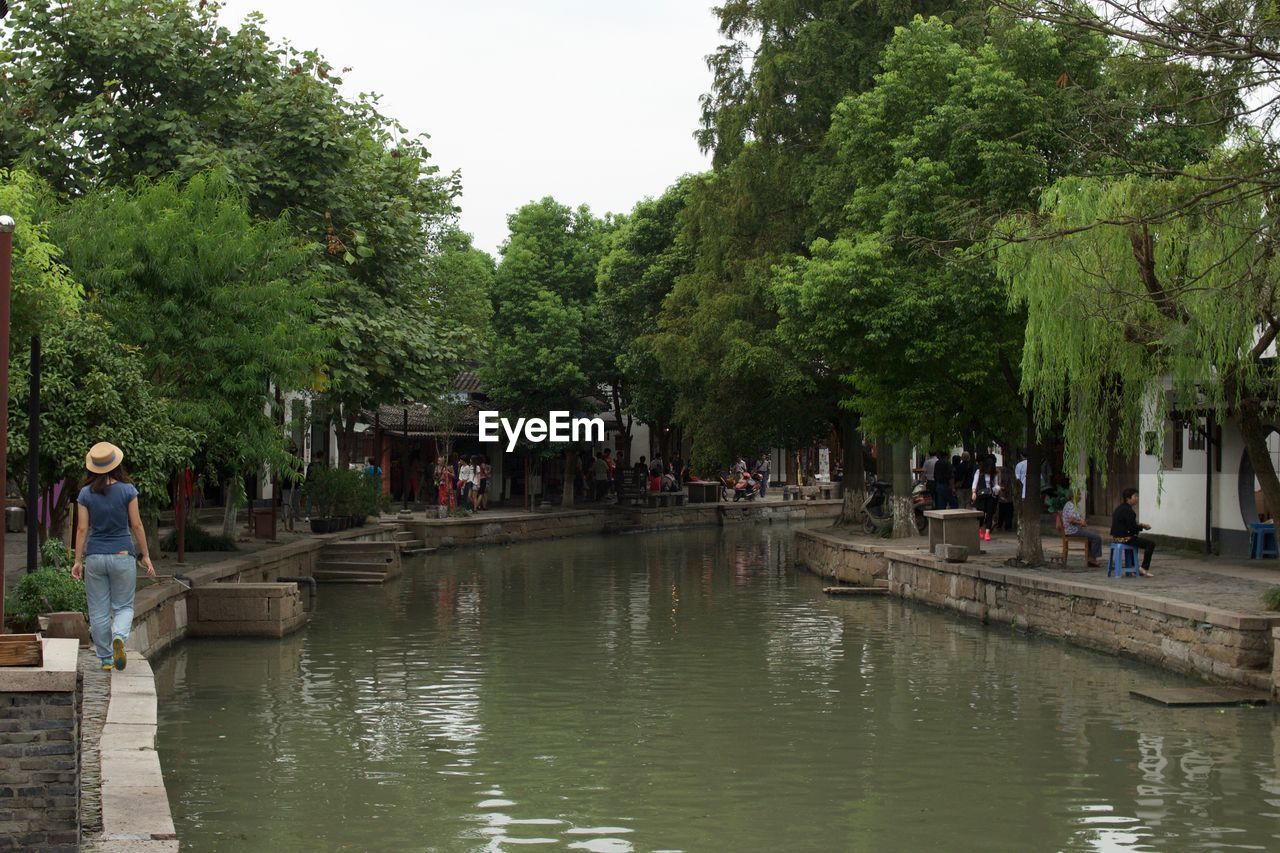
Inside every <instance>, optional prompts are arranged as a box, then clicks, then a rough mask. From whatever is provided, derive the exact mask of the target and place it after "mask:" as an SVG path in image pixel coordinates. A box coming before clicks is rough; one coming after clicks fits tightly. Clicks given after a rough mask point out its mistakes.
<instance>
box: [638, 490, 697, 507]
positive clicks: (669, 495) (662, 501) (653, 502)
mask: <svg viewBox="0 0 1280 853" xmlns="http://www.w3.org/2000/svg"><path fill="white" fill-rule="evenodd" d="M646 497H647V499H648V502H649V509H657V508H658V507H660V506H671V505H672V504H674V505H675V506H684V503H685V500H686V499H687V498H688V497H689V493H688V492H687V491H685V490H683V489H681V490H680V491H678V492H648V493H646Z"/></svg>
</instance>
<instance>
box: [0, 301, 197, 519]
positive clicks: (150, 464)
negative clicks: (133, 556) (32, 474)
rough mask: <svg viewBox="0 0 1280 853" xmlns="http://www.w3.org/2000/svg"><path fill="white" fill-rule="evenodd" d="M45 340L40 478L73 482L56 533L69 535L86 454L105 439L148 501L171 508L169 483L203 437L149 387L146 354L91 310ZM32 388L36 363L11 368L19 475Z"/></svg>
mask: <svg viewBox="0 0 1280 853" xmlns="http://www.w3.org/2000/svg"><path fill="white" fill-rule="evenodd" d="M42 342H43V343H42V352H41V356H42V360H41V374H40V472H41V480H42V481H43V482H46V483H51V482H55V481H57V480H60V479H65V480H66V483H65V485H64V488H63V490H62V493H61V496H60V497H59V499H58V502H57V503H56V504H55V506H54V508H53V513H52V515H53V524H52V527H51V529H52V530H53V531H55V532H57V531H61V530H62V527H63V523H64V521H65V519H66V515H67V510H68V507H69V504H70V502H71V499H72V498H74V497H75V494H76V492H77V491H78V490H79V487H80V484H81V482H82V480H83V478H84V455H85V453H86V452H87V451H88V449H89V448H90V447H92V446H93V445H94V444H95V443H97V442H99V441H110V442H111V443H113V444H115V445H117V446H119V447H120V449H121V450H123V451H124V454H125V460H126V461H125V467H126V468H128V470H129V473H130V475H131V476H132V477H133V480H134V482H135V483H137V485H138V490H139V491H140V492H141V494H142V499H143V500H144V501H145V502H146V503H148V504H149V505H150V506H152V507H155V506H159V505H164V504H165V503H167V501H168V494H167V489H168V483H169V477H170V475H171V474H172V473H173V472H174V471H176V470H178V469H179V468H181V467H182V466H184V465H186V464H188V463H189V462H190V460H191V456H192V453H193V450H194V447H195V443H196V436H195V434H194V433H193V432H192V431H191V430H190V429H188V428H186V427H184V426H182V425H181V424H180V423H178V419H177V415H176V412H175V411H174V406H173V404H172V403H171V402H170V401H169V400H167V399H165V398H164V397H163V396H162V395H161V394H159V393H157V391H156V389H155V388H154V387H153V385H152V384H151V382H150V381H149V371H150V368H149V365H148V363H147V359H146V358H145V357H144V355H143V352H142V350H141V348H139V347H138V346H136V345H134V344H132V343H130V342H129V341H128V340H127V339H125V338H124V336H123V335H122V334H121V330H120V329H119V328H117V327H115V326H113V325H112V324H111V323H109V322H108V321H107V320H105V319H104V318H103V317H102V316H101V315H98V314H95V313H92V312H91V311H89V310H83V311H78V312H67V313H62V314H58V315H56V316H55V317H54V319H52V320H51V321H50V322H49V323H48V324H47V325H46V326H45V327H44V330H43V335H42ZM192 373H193V374H195V373H198V371H192ZM29 383H30V370H29V361H28V360H27V359H21V358H19V359H16V360H15V361H14V362H13V363H12V364H11V365H10V369H9V464H10V466H11V467H12V468H13V469H15V470H17V471H26V469H27V461H26V460H27V451H28V445H27V423H28V419H27V411H28V408H27V407H28V401H29V388H30V384H29Z"/></svg>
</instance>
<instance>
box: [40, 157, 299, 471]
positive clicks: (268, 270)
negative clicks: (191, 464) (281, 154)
mask: <svg viewBox="0 0 1280 853" xmlns="http://www.w3.org/2000/svg"><path fill="white" fill-rule="evenodd" d="M56 233H57V235H58V240H59V242H60V244H61V245H62V246H63V247H64V250H65V259H66V263H67V265H68V267H70V269H71V270H72V271H73V273H74V274H75V275H76V277H77V279H78V280H80V281H81V282H83V284H84V286H85V289H86V291H87V292H88V294H89V300H90V303H91V304H92V305H93V306H94V307H95V309H96V310H98V311H100V312H101V313H102V315H103V316H105V317H109V318H112V322H113V324H114V328H115V331H114V334H115V335H116V336H117V337H118V339H119V340H122V341H125V342H128V343H130V344H133V345H135V346H137V347H138V348H139V352H140V354H141V357H142V358H143V360H144V361H145V363H146V375H147V378H148V379H149V380H150V381H151V382H152V383H153V384H154V385H155V387H156V388H157V390H158V392H159V393H160V394H162V395H163V396H165V397H166V398H168V399H170V400H172V405H173V410H174V417H175V419H176V420H177V422H178V423H179V424H181V425H182V426H183V427H184V428H186V429H188V430H190V431H191V432H193V433H195V434H197V435H198V436H200V439H201V442H202V444H203V446H204V449H205V454H206V456H207V458H208V459H209V461H210V462H211V463H212V464H213V465H214V466H215V467H216V469H217V470H218V471H219V472H222V473H224V474H231V475H232V476H234V475H236V474H240V473H243V472H247V471H249V470H252V469H253V468H254V467H256V466H257V465H258V464H260V463H261V462H262V461H263V460H268V461H271V462H272V463H273V464H275V465H284V464H286V463H287V450H286V446H285V444H286V437H285V436H284V435H283V432H282V431H281V430H280V428H279V427H278V425H277V423H276V420H275V418H274V417H273V416H272V414H271V409H272V406H273V404H274V395H273V394H272V386H273V385H275V386H282V387H286V388H299V387H307V386H308V385H309V384H310V383H311V382H313V381H315V377H316V375H317V373H318V371H319V369H320V366H321V365H322V364H323V357H324V347H323V339H322V337H321V336H320V334H319V332H318V329H317V328H316V327H315V326H314V325H313V324H312V322H311V320H312V317H313V316H314V313H315V305H316V302H317V299H318V298H319V297H320V295H321V293H322V289H321V287H320V284H319V282H318V279H317V276H316V274H315V273H314V270H313V267H314V255H313V254H312V253H311V251H310V249H309V248H308V247H307V246H306V245H305V244H303V243H302V242H301V241H300V240H299V239H298V238H297V237H296V236H294V234H293V232H292V231H291V229H290V228H289V226H288V223H287V222H286V221H285V220H284V219H276V220H254V219H253V218H252V217H251V216H250V214H249V211H248V209H247V206H246V203H245V200H244V198H243V196H242V195H241V194H240V193H239V192H238V191H237V190H236V189H234V188H233V187H231V186H230V185H229V184H228V182H227V181H226V180H225V179H223V178H222V177H219V176H216V175H197V176H196V177H194V178H192V179H191V180H190V181H186V182H183V181H180V180H178V179H177V178H176V177H174V178H167V179H164V180H160V181H154V182H152V181H145V180H143V181H140V182H139V183H138V185H137V186H136V188H135V189H133V190H132V191H125V190H108V191H104V192H97V193H93V194H91V195H89V196H86V197H85V198H83V199H81V200H78V201H76V202H75V203H73V204H72V205H71V206H70V207H69V208H68V209H67V211H66V213H65V215H64V216H62V217H61V218H60V219H59V221H58V223H57V228H56Z"/></svg>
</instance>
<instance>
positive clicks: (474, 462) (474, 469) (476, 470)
mask: <svg viewBox="0 0 1280 853" xmlns="http://www.w3.org/2000/svg"><path fill="white" fill-rule="evenodd" d="M483 475H484V459H483V458H482V457H480V456H479V455H476V456H472V457H471V480H470V483H471V492H470V495H469V497H470V500H471V511H472V512H475V511H476V510H478V509H480V480H481V478H482V477H483Z"/></svg>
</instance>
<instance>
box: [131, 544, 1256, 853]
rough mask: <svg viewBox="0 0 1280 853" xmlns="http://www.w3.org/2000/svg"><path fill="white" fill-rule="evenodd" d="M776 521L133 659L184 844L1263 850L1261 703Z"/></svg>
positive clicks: (465, 556) (520, 557) (392, 598)
mask: <svg viewBox="0 0 1280 853" xmlns="http://www.w3.org/2000/svg"><path fill="white" fill-rule="evenodd" d="M793 532H794V528H789V527H786V526H776V525H775V526H771V527H769V526H766V527H755V528H752V527H742V528H726V529H700V530H689V531H680V532H670V533H660V534H648V535H643V536H614V537H595V538H578V539H567V540H559V541H554V542H545V543H532V544H526V545H517V546H506V547H492V548H484V549H463V550H457V551H454V552H452V553H447V554H441V555H435V556H431V557H428V558H426V559H425V560H422V561H417V562H415V563H413V564H411V565H409V566H408V567H407V568H406V573H405V576H404V577H403V578H400V579H398V580H396V581H394V582H392V583H389V584H387V585H385V586H382V587H371V586H323V587H321V589H320V602H319V606H318V609H317V611H316V613H315V616H314V619H313V621H312V623H311V625H310V626H309V627H308V628H306V629H305V630H304V631H302V632H300V633H298V634H296V635H295V636H293V637H289V638H286V639H285V640H283V641H228V640H209V641H188V642H185V643H182V644H181V645H179V646H178V647H177V648H176V649H175V650H174V651H173V652H171V653H169V654H168V655H166V656H165V657H164V658H162V659H161V660H160V661H158V662H157V666H156V681H157V686H158V689H159V699H160V732H159V741H160V750H161V753H160V754H161V760H162V763H163V767H164V775H165V781H166V784H167V785H168V790H169V799H170V802H171V803H172V805H173V812H174V819H175V822H176V824H177V828H178V835H179V837H180V838H181V840H182V845H183V848H184V849H186V850H197V851H203V850H219V851H256V850H261V851H273V853H285V851H295V850H296V851H326V850H332V851H346V850H395V851H399V850H450V851H451V850H519V849H560V850H566V849H567V850H586V851H631V850H636V851H662V850H666V851H673V850H684V851H704V850H709V851H755V850H760V851H774V850H777V851H809V850H813V851H827V850H867V851H882V850H908V851H914V850H1017V851H1021V850H1208V849H1215V850H1216V849H1252V850H1266V849H1271V850H1275V849H1280V727H1278V726H1277V723H1278V722H1280V717H1277V716H1276V715H1275V713H1274V712H1273V711H1272V710H1270V709H1231V710H1218V709H1212V710H1166V709H1163V708H1160V707H1156V706H1153V705H1149V704H1145V703H1142V702H1139V701H1137V700H1134V699H1130V698H1129V697H1128V691H1129V689H1130V688H1131V687H1134V686H1138V685H1153V684H1183V683H1188V682H1186V681H1185V680H1183V679H1180V678H1178V677H1176V676H1172V675H1168V674H1165V673H1162V672H1159V671H1157V670H1154V669H1150V668H1147V667H1143V666H1139V665H1136V664H1133V663H1129V662H1125V661H1121V660H1118V659H1115V658H1112V657H1109V656H1106V655H1100V654H1095V653H1092V652H1088V651H1084V650H1080V649H1074V648H1072V647H1070V646H1066V645H1063V644H1061V643H1057V642H1053V641H1049V640H1043V639H1037V638H1034V637H1027V636H1025V635H1020V634H1017V633H1014V632H1012V631H1011V630H1010V629H1008V628H1005V627H983V626H981V625H979V624H976V623H974V622H971V621H966V620H962V619H959V618H955V617H952V616H950V615H947V614H944V613H940V612H936V611H932V610H929V609H924V608H919V607H915V606H911V605H906V604H904V603H902V602H898V601H890V600H886V599H875V600H850V599H847V598H846V599H829V598H827V597H825V596H824V595H823V594H822V591H821V587H822V585H823V584H822V582H821V581H820V580H819V579H817V578H815V577H812V576H810V575H808V574H806V573H804V572H803V571H800V570H797V568H796V567H795V566H794V565H793V563H792V560H791V553H792V544H791V540H792V533H793Z"/></svg>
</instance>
